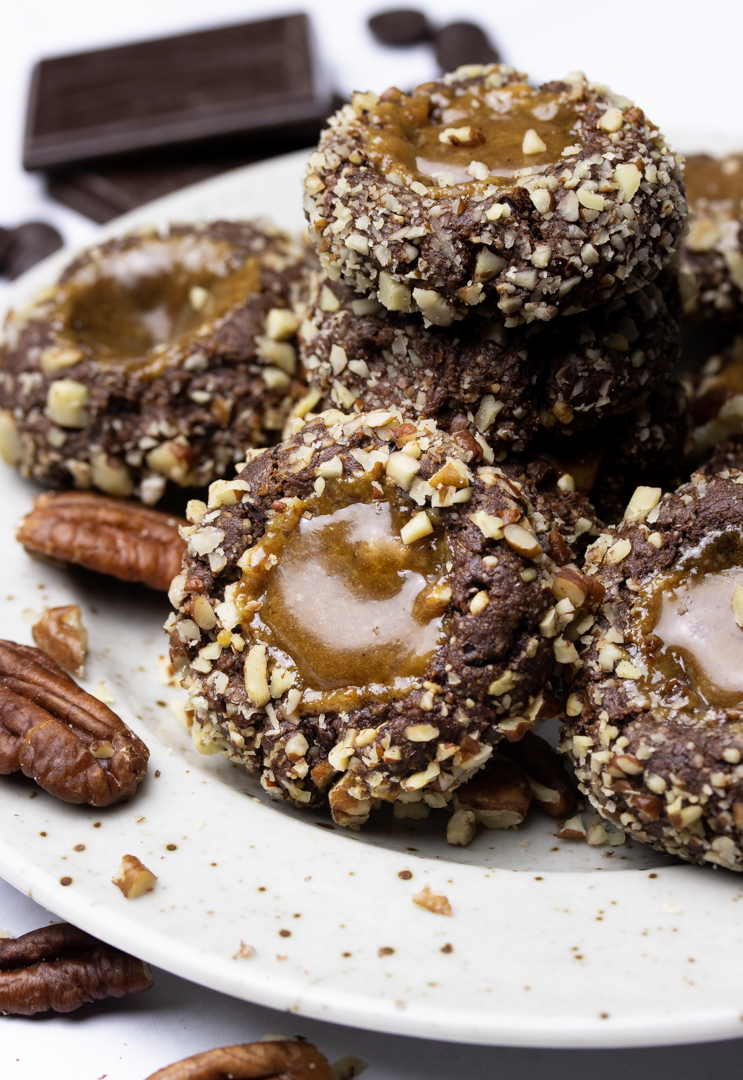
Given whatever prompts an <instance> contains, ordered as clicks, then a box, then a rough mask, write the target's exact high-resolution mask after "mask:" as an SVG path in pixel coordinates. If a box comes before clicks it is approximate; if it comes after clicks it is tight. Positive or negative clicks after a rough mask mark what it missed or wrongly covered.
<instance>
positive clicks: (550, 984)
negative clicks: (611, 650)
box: [0, 154, 743, 1047]
mask: <svg viewBox="0 0 743 1080" xmlns="http://www.w3.org/2000/svg"><path fill="white" fill-rule="evenodd" d="M303 158H304V155H303V154H300V155H291V156H288V157H286V158H284V159H278V160H275V161H273V162H269V163H264V164H260V165H255V166H251V167H249V168H246V169H242V170H240V171H238V172H235V173H232V174H229V175H227V176H223V177H220V178H217V179H215V180H211V181H208V182H207V183H204V184H200V185H198V186H196V187H194V188H191V189H189V190H186V191H184V192H181V193H178V194H177V195H174V196H171V197H169V198H167V199H163V200H160V201H159V202H157V203H153V204H152V205H151V206H150V207H148V208H145V209H144V210H140V211H137V212H135V213H133V214H130V215H128V216H127V217H126V218H122V219H120V220H119V221H118V222H116V223H115V224H114V225H112V226H108V227H107V228H106V229H103V230H101V234H102V235H110V234H111V233H114V232H116V233H118V232H121V231H122V230H123V229H124V228H127V227H131V226H134V225H139V224H143V223H151V222H154V223H159V222H163V223H164V222H167V221H186V220H198V219H199V218H210V217H212V218H213V217H217V216H226V217H239V216H254V215H260V214H263V215H266V214H270V216H271V217H273V219H274V220H276V221H277V222H278V223H280V224H282V225H285V226H287V227H290V228H295V227H301V225H302V218H301V212H300V193H299V177H300V172H301V165H302V161H303ZM69 256H70V253H69V252H66V253H60V254H58V255H56V256H54V257H52V258H51V259H49V260H47V261H46V262H45V263H44V264H42V265H41V266H39V267H37V268H35V269H34V270H33V271H31V272H30V273H29V274H28V275H26V277H25V278H24V279H23V281H21V282H19V283H18V284H17V285H16V286H15V287H14V290H13V294H12V302H13V303H21V302H22V301H23V299H24V298H25V297H26V296H28V295H30V294H31V293H32V292H33V291H34V290H35V289H36V288H38V287H39V286H42V285H45V284H48V283H50V282H51V281H52V280H53V279H54V276H55V275H56V274H57V273H58V271H59V269H61V266H62V265H63V264H64V263H65V261H66V260H67V259H68V258H69ZM1 476H2V485H3V486H2V505H3V515H2V518H1V519H0V558H1V559H2V562H1V564H0V565H1V566H2V571H1V574H2V577H1V578H0V596H2V597H3V600H2V606H1V607H0V636H2V637H8V638H12V639H15V640H20V641H24V642H30V641H31V636H30V626H29V623H30V621H33V612H34V611H36V612H38V611H40V610H41V609H42V608H43V607H44V606H45V605H54V604H61V603H69V602H73V601H74V602H77V603H79V604H80V606H81V608H82V610H83V617H84V621H85V623H86V625H87V626H88V628H89V630H90V636H91V643H92V647H91V658H90V663H89V673H88V677H87V678H86V680H85V685H86V686H87V687H89V688H90V687H92V686H93V685H94V684H95V683H97V682H98V681H99V680H100V679H102V678H103V679H104V680H105V682H106V685H107V687H108V688H109V689H110V691H111V692H112V693H113V695H114V697H115V699H116V701H115V704H114V708H115V709H116V710H117V711H118V712H120V714H121V715H122V717H123V718H124V719H125V720H126V721H127V723H129V724H130V725H131V726H132V727H133V728H134V729H135V730H136V731H137V732H138V733H139V734H140V735H141V736H142V737H143V738H144V739H145V740H146V742H147V743H148V745H149V747H150V749H151V751H152V758H151V763H150V771H149V775H148V778H147V779H146V781H145V782H144V783H143V784H142V787H141V788H140V790H139V792H138V794H137V796H136V797H135V798H134V799H133V800H132V801H131V802H129V803H126V804H124V805H122V806H117V807H113V808H111V809H108V810H92V809H89V808H87V807H79V806H68V805H65V804H63V803H60V802H58V801H56V800H54V799H53V798H51V797H50V796H48V795H46V794H45V793H44V792H43V791H41V790H40V789H39V788H37V787H36V786H35V785H34V784H33V783H32V782H31V781H29V780H27V779H25V778H23V777H21V776H12V777H3V778H0V820H1V821H2V830H1V831H0V873H2V875H3V876H4V877H5V878H7V880H8V881H10V882H11V883H12V884H14V885H16V886H17V887H18V888H20V889H22V890H24V891H26V892H28V893H29V895H32V896H33V897H34V899H36V900H37V901H39V902H40V903H41V904H43V905H44V906H45V907H48V908H49V909H51V910H52V911H55V912H57V913H58V914H59V915H60V916H63V917H64V918H66V919H69V920H71V921H72V922H74V923H76V924H77V925H78V926H81V927H84V928H85V929H86V930H89V931H91V932H92V933H94V934H97V935H98V936H99V937H101V938H103V939H105V940H106V941H108V942H111V943H112V944H114V945H118V946H120V947H121V948H123V949H127V950H129V951H131V952H133V953H135V954H136V955H137V956H141V957H143V958H145V959H147V960H149V961H151V962H152V963H154V964H157V965H159V966H160V967H163V968H166V969H168V970H170V971H173V972H175V973H177V974H179V975H182V976H184V977H186V978H188V979H192V980H194V981H195V982H198V983H202V984H204V985H205V986H210V987H213V988H214V989H218V990H222V991H225V992H227V993H229V994H233V995H235V996H236V997H243V998H246V999H248V1000H250V1001H256V1002H261V1003H263V1004H266V1005H271V1006H274V1007H276V1008H281V1009H286V1010H287V1011H289V1012H297V1013H301V1014H303V1015H306V1016H313V1017H317V1018H320V1019H328V1020H334V1021H336V1022H341V1023H348V1024H354V1025H356V1026H359V1027H368V1028H374V1029H377V1030H382V1031H390V1032H393V1031H394V1032H401V1033H407V1034H412V1035H420V1036H425V1037H427V1038H439V1039H451V1040H459V1041H463V1042H468V1041H470V1042H482V1043H495V1044H510V1045H518V1046H573V1047H579V1046H581V1047H585V1046H610V1045H617V1046H618V1045H623V1046H626V1045H632V1044H634V1045H643V1044H648V1045H649V1044H660V1043H665V1042H669V1043H670V1042H674V1043H680V1042H692V1041H702V1040H708V1039H718V1038H728V1037H734V1036H737V1035H739V1034H740V1032H741V1016H742V1013H743V976H741V973H740V965H739V964H738V962H737V959H736V957H738V956H739V955H740V950H741V948H742V947H743V903H741V902H740V901H741V900H743V882H742V881H741V880H740V879H739V878H738V877H736V876H735V875H733V874H730V873H727V872H725V871H715V870H712V869H699V868H693V867H688V866H677V865H674V864H673V863H672V862H671V860H668V859H665V858H663V857H662V856H659V855H657V854H656V853H654V852H652V851H651V850H650V849H648V848H645V847H642V846H641V845H637V844H635V845H631V844H629V843H628V844H626V845H625V846H624V847H620V848H617V849H607V848H604V849H596V848H589V847H588V846H587V845H586V844H582V843H575V842H564V841H559V840H556V839H555V838H554V836H553V831H554V823H553V822H552V821H551V820H549V819H546V818H544V817H540V816H539V815H534V819H533V821H531V822H530V824H529V825H528V827H527V828H524V829H521V830H518V831H509V832H505V833H503V832H492V831H488V830H485V829H483V830H481V831H480V833H479V834H478V836H477V838H476V840H475V842H474V843H473V844H472V845H471V847H469V848H466V849H460V848H451V847H449V846H448V845H447V844H446V843H445V841H444V836H443V833H444V819H442V818H441V817H439V816H437V815H435V814H433V815H432V816H431V818H429V820H428V821H427V822H423V823H419V822H398V821H395V820H394V819H393V818H392V817H391V815H386V814H385V813H380V815H379V817H378V819H377V820H373V821H372V822H371V823H370V824H369V825H368V826H366V827H365V828H364V829H363V830H362V831H361V832H358V833H353V832H350V831H348V830H342V829H338V828H337V827H334V826H333V825H332V824H331V823H330V820H329V818H328V817H327V816H325V815H324V814H322V813H320V812H304V813H299V812H297V811H295V810H293V809H292V808H290V807H288V806H286V805H277V804H274V803H271V802H270V801H268V800H267V799H266V797H265V796H264V795H263V793H262V792H261V790H260V787H259V786H258V785H257V784H256V783H255V781H254V780H253V779H252V778H250V777H248V776H247V775H246V774H245V773H244V772H243V771H242V770H239V769H237V768H236V767H234V766H232V765H229V764H228V763H226V762H224V761H222V760H221V759H216V758H204V757H201V756H199V754H197V753H196V752H195V751H194V750H193V749H192V747H191V745H190V741H189V739H188V737H187V736H186V734H185V732H184V731H183V729H182V728H181V727H180V726H179V724H178V722H177V720H176V718H175V715H174V713H173V711H172V710H171V708H170V703H171V701H173V700H175V699H177V698H179V697H182V696H183V695H182V694H180V693H179V692H177V691H175V690H173V689H169V688H166V687H165V686H163V685H162V684H161V683H160V681H159V680H158V675H157V660H158V656H159V655H163V654H164V653H165V646H166V642H165V638H164V635H163V634H162V632H161V630H160V626H161V624H162V622H163V621H164V619H165V618H166V616H167V614H168V608H167V601H166V600H165V599H164V598H163V597H161V596H157V595H155V594H150V593H148V592H147V591H146V590H136V589H133V588H130V587H125V586H121V585H118V584H117V583H115V582H110V581H108V580H107V579H104V578H100V577H97V576H95V575H93V574H88V573H86V572H84V571H79V570H74V569H73V570H69V571H67V570H61V569H57V568H55V567H52V566H49V565H47V564H44V563H41V562H38V561H35V560H32V559H30V558H29V557H28V556H27V555H26V554H25V553H24V552H23V550H22V549H21V548H20V546H19V545H18V544H16V542H15V540H14V539H13V531H14V523H15V522H16V521H17V519H18V518H19V517H20V516H21V515H22V514H23V513H25V512H26V511H27V510H28V509H29V507H30V505H31V500H32V498H33V496H34V495H35V494H36V489H35V488H34V487H33V485H31V484H28V483H25V482H24V481H22V480H21V479H20V478H19V477H18V476H17V475H16V474H15V473H14V472H13V471H11V470H10V469H3V471H2V474H1ZM80 845H83V846H84V849H83V850H78V848H79V847H80ZM173 845H174V846H173ZM612 850H613V854H612ZM127 853H130V854H134V855H138V856H139V857H140V858H141V859H142V861H143V862H144V863H145V864H146V865H147V866H149V867H150V868H151V869H152V870H153V871H154V872H155V873H157V874H158V876H159V882H158V885H157V888H156V890H155V891H154V892H153V893H151V894H149V895H147V896H144V897H142V898H141V899H139V900H137V901H134V902H131V901H127V900H125V899H124V897H123V896H122V895H121V893H120V892H119V891H118V889H116V888H115V887H114V886H113V885H112V883H111V875H112V874H113V873H114V871H115V870H116V869H117V867H118V865H119V862H120V860H121V857H122V856H123V855H124V854H127ZM607 856H610V857H607ZM403 870H410V871H412V878H409V879H402V878H400V876H399V875H400V871H403ZM618 871H619V872H618ZM62 878H72V883H71V884H70V885H67V886H63V885H62V884H61V883H60V879H62ZM425 884H429V885H430V886H431V888H432V890H433V891H434V892H435V893H444V894H445V895H446V896H447V897H448V898H449V900H450V902H451V906H452V909H453V916H452V917H451V918H447V917H444V916H439V915H435V914H432V913H430V912H428V911H426V910H424V909H423V908H420V907H418V906H416V905H414V904H413V903H412V900H411V897H412V895H413V894H414V893H417V892H418V891H419V890H420V889H421V888H422V887H423V886H424V885H425ZM242 943H245V944H246V945H251V946H252V947H253V948H254V950H255V952H254V955H252V956H251V957H250V958H249V959H242V958H239V957H238V958H236V954H237V953H239V951H240V948H241V944H242ZM445 946H451V948H447V950H446V951H445V952H444V951H442V950H443V949H444V947H445ZM390 949H391V950H393V951H392V952H389V950H390ZM380 950H383V951H382V953H381V954H380Z"/></svg>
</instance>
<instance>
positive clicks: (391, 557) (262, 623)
mask: <svg viewBox="0 0 743 1080" xmlns="http://www.w3.org/2000/svg"><path fill="white" fill-rule="evenodd" d="M395 492H396V488H395V489H394V490H393V485H388V490H386V491H385V499H384V500H373V491H372V488H371V485H370V484H365V483H364V482H362V481H355V482H352V481H342V480H340V481H331V482H328V484H327V486H326V489H325V492H324V493H323V495H322V496H320V497H313V498H311V499H308V500H307V501H306V502H304V503H299V505H298V506H295V507H293V508H292V509H291V510H289V511H287V512H286V513H284V514H281V515H279V517H278V518H277V519H276V520H275V521H274V523H273V528H272V529H271V530H270V533H267V534H266V536H264V538H263V540H262V541H261V545H260V547H261V549H262V551H263V552H264V553H266V558H265V560H263V561H261V562H259V563H258V565H257V566H256V567H249V568H248V569H247V570H246V571H245V573H244V576H243V582H242V586H241V597H240V605H241V606H242V607H243V609H245V608H246V607H247V608H249V607H250V606H257V610H256V611H255V613H254V614H253V615H252V618H251V617H250V615H249V614H248V615H247V619H248V620H249V631H250V636H251V638H253V639H254V640H257V641H260V642H262V643H263V644H266V645H267V646H268V653H269V667H271V663H273V665H274V666H278V667H279V668H280V669H283V670H284V671H286V672H288V673H290V676H291V677H292V685H293V686H294V687H295V688H296V689H297V690H300V691H301V692H302V701H303V708H305V709H307V710H309V711H316V712H320V711H329V710H331V709H341V710H348V709H349V708H352V707H358V706H359V705H360V704H362V703H363V701H365V700H368V699H370V698H373V699H374V700H377V701H378V700H391V699H393V698H396V697H402V696H404V695H405V694H407V693H409V692H410V690H411V689H412V688H413V686H414V685H416V684H419V683H420V678H421V677H422V676H423V675H424V674H425V672H426V670H427V668H428V665H429V663H430V661H431V658H432V656H433V655H434V653H435V652H436V650H437V649H438V648H439V646H440V644H441V641H442V634H443V617H444V611H445V609H446V607H447V603H448V596H449V595H450V594H449V593H448V592H446V589H445V587H446V568H445V564H446V560H447V557H448V556H447V544H446V540H445V537H444V535H443V530H442V529H441V526H440V525H439V524H438V523H436V525H435V528H434V531H433V533H431V534H429V535H428V536H426V537H424V538H422V539H420V540H417V541H415V542H414V543H412V544H404V543H403V541H402V540H401V538H400V530H401V528H402V527H403V525H405V524H406V522H408V521H409V520H410V518H411V512H409V511H408V512H406V511H405V509H404V505H403V504H402V503H401V502H400V501H399V500H398V499H397V498H396V495H395ZM362 497H365V498H366V501H363V502H362V501H359V500H360V498H362ZM277 522H278V527H277ZM287 526H288V527H287ZM274 560H275V561H274ZM271 564H273V565H271ZM266 568H267V569H266Z"/></svg>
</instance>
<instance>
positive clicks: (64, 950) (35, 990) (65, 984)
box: [0, 923, 152, 1016]
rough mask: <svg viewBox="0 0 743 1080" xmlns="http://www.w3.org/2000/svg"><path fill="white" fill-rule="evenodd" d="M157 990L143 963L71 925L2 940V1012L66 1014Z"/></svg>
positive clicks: (30, 1014)
mask: <svg viewBox="0 0 743 1080" xmlns="http://www.w3.org/2000/svg"><path fill="white" fill-rule="evenodd" d="M151 986H152V979H151V978H150V971H149V967H148V966H147V964H145V963H143V961H142V960H136V959H135V958H134V957H133V956H128V955H127V954H126V953H123V952H119V950H118V949H113V948H111V947H110V946H109V945H104V944H103V942H102V941H99V940H98V939H97V938H94V937H91V935H90V934H86V933H85V932H84V931H83V930H78V929H77V927H76V926H70V925H69V923H57V924H55V925H54V926H44V927H42V928H41V929H40V930H32V931H31V933H30V934H24V935H23V937H19V938H15V939H10V940H8V941H0V1013H3V1014H5V1015H11V1016H33V1015H34V1014H35V1013H40V1012H49V1011H50V1010H53V1011H54V1012H60V1013H66V1012H72V1011H73V1010H74V1009H79V1008H80V1006H81V1005H85V1004H86V1003H87V1002H89V1001H101V1000H102V999H103V998H109V997H114V998H119V997H124V995H125V994H141V993H143V991H145V990H149V989H150V987H151Z"/></svg>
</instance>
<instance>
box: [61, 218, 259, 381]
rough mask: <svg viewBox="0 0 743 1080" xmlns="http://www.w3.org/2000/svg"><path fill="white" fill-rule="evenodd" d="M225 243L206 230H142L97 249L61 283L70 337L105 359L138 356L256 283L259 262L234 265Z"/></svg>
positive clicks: (210, 316) (215, 313)
mask: <svg viewBox="0 0 743 1080" xmlns="http://www.w3.org/2000/svg"><path fill="white" fill-rule="evenodd" d="M228 251H229V248H228V245H227V244H226V243H224V242H220V241H215V240H211V239H209V238H205V237H198V238H194V237H188V238H167V239H163V240H156V239H149V238H145V239H143V241H142V244H141V246H132V247H130V248H127V249H124V250H121V251H119V252H116V253H108V254H106V255H104V256H102V257H101V258H100V259H99V260H98V262H97V264H96V267H95V272H94V276H93V274H92V273H91V272H90V268H88V267H86V268H85V269H84V270H83V271H82V272H81V273H80V275H79V278H78V279H77V280H73V281H71V282H70V283H69V284H68V285H67V286H66V292H67V297H66V307H67V311H66V313H65V316H66V318H65V321H66V324H67V327H68V329H69V332H70V335H71V338H72V340H73V341H74V343H75V344H77V345H81V346H84V347H87V348H89V349H90V351H91V352H92V354H93V356H94V358H95V359H96V360H97V361H98V362H100V363H102V364H104V365H107V364H116V365H122V364H123V365H133V366H137V365H139V364H142V363H143V362H145V361H146V359H147V354H148V353H149V352H150V351H151V350H152V349H154V348H156V347H157V346H160V347H165V348H167V347H168V346H170V345H173V344H175V343H177V342H178V340H179V339H180V338H182V337H183V336H184V335H187V334H189V333H191V332H192V331H193V330H195V329H196V327H198V326H200V325H201V324H203V323H205V322H212V321H213V320H214V319H217V318H219V317H220V316H221V315H224V314H225V313H226V312H227V311H229V310H230V308H232V307H234V306H235V304H237V303H239V302H240V300H241V299H244V298H245V296H247V295H249V294H250V293H251V292H256V291H257V290H258V289H259V288H260V268H259V266H258V262H257V260H255V259H249V260H248V261H247V262H246V263H244V264H243V265H242V266H240V267H238V268H236V267H234V266H233V265H230V263H229V261H228Z"/></svg>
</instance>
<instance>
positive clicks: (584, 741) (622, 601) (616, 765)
mask: <svg viewBox="0 0 743 1080" xmlns="http://www.w3.org/2000/svg"><path fill="white" fill-rule="evenodd" d="M659 498H660V490H659V489H657V488H656V489H653V488H638V490H637V492H636V493H635V495H634V496H633V498H632V500H631V502H630V505H629V507H628V510H627V514H626V516H625V520H624V522H623V523H622V524H621V525H619V526H618V527H617V528H616V529H609V530H607V532H606V533H604V534H603V535H602V536H601V537H599V539H598V540H597V541H596V542H595V543H594V544H593V545H592V546H591V547H590V548H589V549H588V553H587V556H586V573H587V574H588V575H593V579H594V580H595V581H598V582H600V584H601V585H602V586H603V587H604V588H605V589H606V597H605V601H604V603H603V604H602V606H601V608H600V609H599V612H598V614H597V617H596V622H595V624H594V626H593V627H592V629H591V630H590V632H589V633H585V632H584V633H583V635H582V636H581V638H580V642H581V643H582V645H583V648H582V649H581V655H580V660H579V661H578V663H576V664H574V665H573V671H572V674H573V680H572V687H571V693H570V697H569V699H568V702H567V721H566V725H565V740H564V743H565V747H566V748H567V749H568V750H569V752H570V753H571V755H572V758H573V761H574V764H575V766H576V771H577V775H578V778H579V780H580V782H581V787H582V790H583V791H584V792H585V793H586V794H587V795H588V796H589V798H590V799H591V802H592V803H593V804H594V805H595V806H596V807H597V808H598V809H599V811H600V812H601V813H602V814H603V815H604V816H605V817H608V818H610V819H611V820H612V821H614V822H615V823H616V824H618V825H620V826H621V827H622V828H624V829H627V830H629V831H630V832H631V835H633V836H635V837H636V838H637V839H638V840H644V841H646V842H647V843H650V844H652V845H653V846H654V847H656V848H659V849H660V850H663V851H667V852H669V853H670V854H672V855H679V856H681V857H682V858H684V859H690V860H692V861H694V862H711V863H717V864H719V865H721V866H726V867H729V868H730V869H734V870H740V869H742V868H743V850H741V831H742V830H743V768H741V767H740V762H741V757H742V754H743V708H742V706H743V677H742V675H741V673H742V672H743V665H742V664H741V658H742V657H743V629H741V628H742V627H743V473H741V472H739V471H737V470H732V471H725V472H722V473H720V474H718V475H716V476H712V477H709V478H708V477H706V476H704V475H703V474H702V473H695V474H694V475H693V477H692V480H691V482H690V483H688V484H685V485H684V486H683V487H681V488H679V489H678V490H677V491H676V492H674V493H673V494H671V495H666V496H664V497H663V499H662V500H661V501H660V502H659V501H658V500H659Z"/></svg>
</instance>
